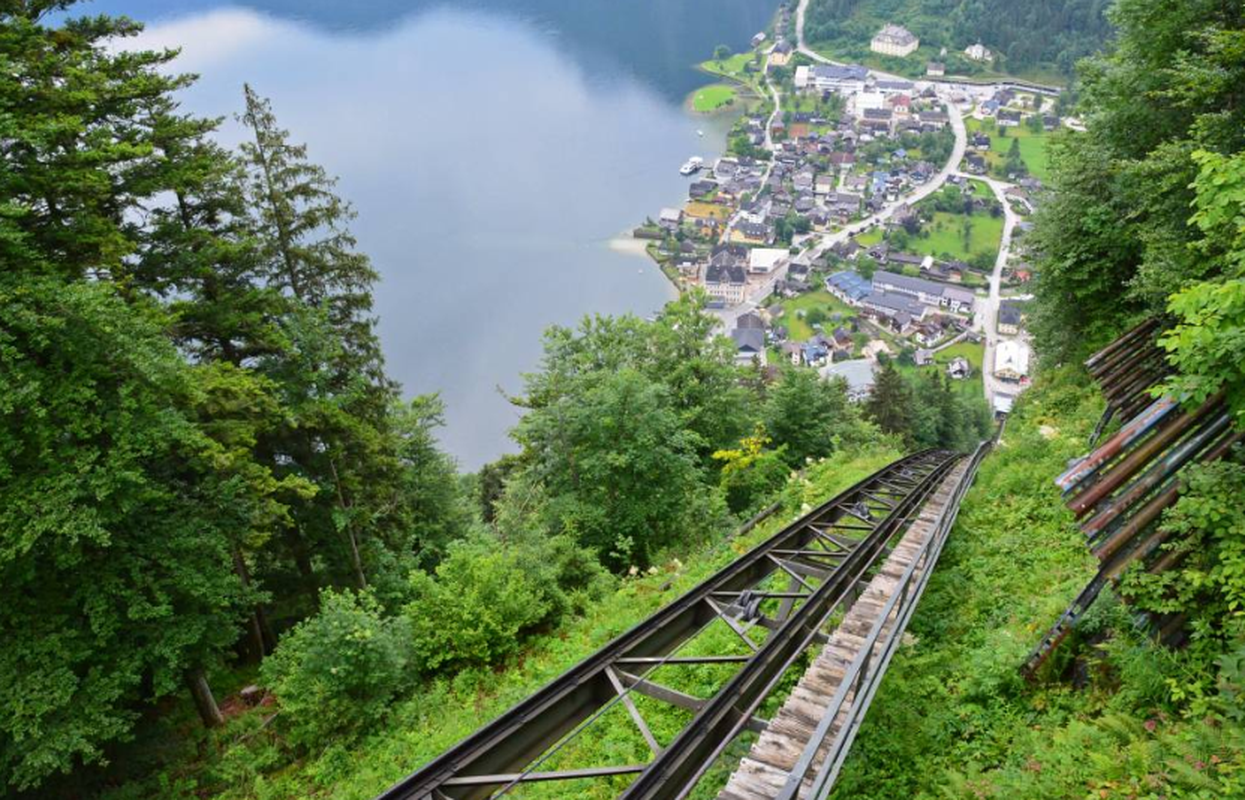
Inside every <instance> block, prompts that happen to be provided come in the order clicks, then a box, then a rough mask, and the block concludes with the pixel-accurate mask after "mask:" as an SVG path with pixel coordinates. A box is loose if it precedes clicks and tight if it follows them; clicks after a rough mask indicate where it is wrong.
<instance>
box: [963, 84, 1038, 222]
mask: <svg viewBox="0 0 1245 800" xmlns="http://www.w3.org/2000/svg"><path fill="white" fill-rule="evenodd" d="M1045 102H1047V101H1043V100H1040V99H1039V98H1036V97H1032V98H1031V97H1030V96H1027V95H1021V94H1020V93H1018V92H1016V91H1015V90H1013V89H1010V88H1005V87H1004V88H1000V89H998V90H997V91H996V92H995V93H994V94H993V96H991V97H988V98H986V99H985V100H982V101H981V103H980V104H979V105H978V106H977V108H976V109H975V111H974V114H973V116H975V117H977V118H978V119H993V120H994V122H995V124H996V125H998V126H999V127H1000V128H1015V127H1018V126H1020V125H1021V124H1027V123H1028V121H1029V120H1030V119H1031V118H1034V117H1037V118H1039V119H1041V121H1042V130H1044V131H1053V130H1056V129H1058V128H1059V126H1060V125H1061V123H1062V120H1061V119H1060V118H1059V115H1058V114H1055V113H1053V112H1051V113H1046V112H1044V111H1043V110H1042V105H1044V104H1045ZM1026 106H1028V107H1026ZM990 146H991V139H990V136H988V135H987V134H985V133H982V132H980V131H978V132H976V133H973V134H972V135H970V136H969V137H968V148H967V151H966V152H965V154H964V170H965V171H966V172H969V173H972V174H974V175H984V174H985V173H986V170H987V168H988V163H987V161H986V156H985V154H986V152H987V151H989V150H990ZM1017 184H1018V186H1019V188H1020V190H1021V191H1022V192H1023V195H1022V196H1023V197H1024V202H1025V203H1026V204H1029V205H1030V210H1032V208H1031V201H1030V197H1031V195H1032V193H1033V192H1034V191H1036V190H1037V189H1040V188H1041V186H1042V182H1041V181H1039V180H1037V179H1036V178H1030V177H1022V178H1019V179H1018V180H1017Z"/></svg>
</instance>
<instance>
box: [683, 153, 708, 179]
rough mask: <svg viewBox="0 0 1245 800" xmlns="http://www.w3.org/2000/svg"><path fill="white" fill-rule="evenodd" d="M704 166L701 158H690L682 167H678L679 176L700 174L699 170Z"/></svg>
mask: <svg viewBox="0 0 1245 800" xmlns="http://www.w3.org/2000/svg"><path fill="white" fill-rule="evenodd" d="M704 165H705V160H704V159H703V158H701V157H700V156H692V157H691V158H689V159H688V160H687V162H686V163H685V164H683V166H681V167H679V174H680V175H693V174H695V173H697V172H700V170H701V168H702V167H704Z"/></svg>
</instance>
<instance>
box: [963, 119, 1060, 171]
mask: <svg viewBox="0 0 1245 800" xmlns="http://www.w3.org/2000/svg"><path fill="white" fill-rule="evenodd" d="M964 125H965V127H966V128H967V129H968V133H969V135H970V136H971V135H972V134H974V133H982V132H984V133H986V134H987V135H989V137H990V149H989V150H988V151H986V152H984V153H982V154H981V155H982V156H983V157H984V158H985V159H986V165H987V166H988V167H989V170H990V175H991V176H992V177H995V178H998V179H1000V180H1007V179H1008V173H1009V172H1011V171H1012V170H1010V169H1008V168H1007V167H1006V162H1007V159H1008V153H1009V152H1010V151H1011V150H1012V148H1013V147H1014V148H1017V149H1018V150H1019V156H1020V160H1021V161H1022V162H1023V163H1024V166H1025V170H1026V171H1027V172H1028V174H1030V175H1032V176H1033V177H1035V178H1037V179H1038V180H1041V181H1046V180H1048V179H1049V177H1050V169H1049V157H1048V156H1047V149H1048V147H1049V145H1050V141H1051V136H1052V134H1051V133H1047V132H1046V131H1034V130H1033V129H1031V128H1030V127H1028V126H1027V125H1017V126H1014V127H1007V128H1001V127H999V126H998V125H996V124H994V122H993V120H987V121H983V120H979V119H976V118H973V117H969V118H968V119H966V120H965V121H964ZM1002 131H1007V135H1006V136H1004V135H1001V132H1002Z"/></svg>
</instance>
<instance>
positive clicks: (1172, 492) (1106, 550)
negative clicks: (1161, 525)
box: [1093, 480, 1180, 561]
mask: <svg viewBox="0 0 1245 800" xmlns="http://www.w3.org/2000/svg"><path fill="white" fill-rule="evenodd" d="M1179 497H1180V482H1179V481H1177V480H1172V481H1169V482H1168V484H1167V486H1166V487H1164V488H1163V490H1162V491H1161V492H1159V493H1158V494H1157V495H1155V496H1154V497H1153V498H1152V499H1151V500H1150V501H1149V502H1148V503H1146V504H1145V505H1144V506H1143V507H1142V508H1141V510H1140V511H1138V512H1137V513H1136V514H1134V515H1133V516H1131V517H1129V518H1128V522H1126V523H1124V524H1123V525H1121V526H1120V528H1119V530H1117V531H1116V532H1115V533H1113V534H1111V535H1110V536H1108V537H1107V538H1106V539H1105V540H1104V541H1103V542H1102V544H1100V545H1098V546H1097V547H1095V548H1093V553H1094V555H1095V556H1097V558H1098V560H1099V561H1106V560H1107V559H1109V558H1111V557H1112V556H1113V555H1115V554H1116V552H1118V551H1119V549H1120V548H1121V547H1123V546H1124V545H1125V544H1126V543H1127V542H1129V541H1130V540H1131V539H1132V538H1133V537H1135V536H1136V535H1137V534H1138V532H1140V531H1141V530H1143V529H1145V528H1146V526H1148V525H1149V524H1150V523H1151V522H1154V520H1156V519H1158V516H1159V514H1161V513H1163V510H1164V509H1166V508H1170V507H1171V506H1173V505H1175V503H1176V500H1177V499H1178V498H1179Z"/></svg>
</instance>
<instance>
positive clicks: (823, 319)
mask: <svg viewBox="0 0 1245 800" xmlns="http://www.w3.org/2000/svg"><path fill="white" fill-rule="evenodd" d="M782 307H783V313H782V316H781V317H780V318H779V319H778V320H776V321H775V324H776V325H782V326H785V327H786V329H787V338H789V339H790V340H791V341H793V342H804V341H808V340H809V339H811V338H813V334H814V333H815V331H814V330H813V324H814V323H818V322H820V324H828V325H829V326H830V328H829V329H830V330H834V323H832V321H831V320H832V315H833V314H840V315H842V316H841V319H844V320H848V319H851V318H853V317H855V316H857V311H856V309H854V308H852V307H851V306H849V305H847V304H846V303H844V302H843V301H842V300H840V299H839V298H837V297H835V296H834V295H832V294H830V293H829V292H827V291H826V290H825V289H818V290H816V291H813V292H808V293H806V294H802V295H800V296H799V297H793V298H791V299H789V300H784V301H783V302H782Z"/></svg>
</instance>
